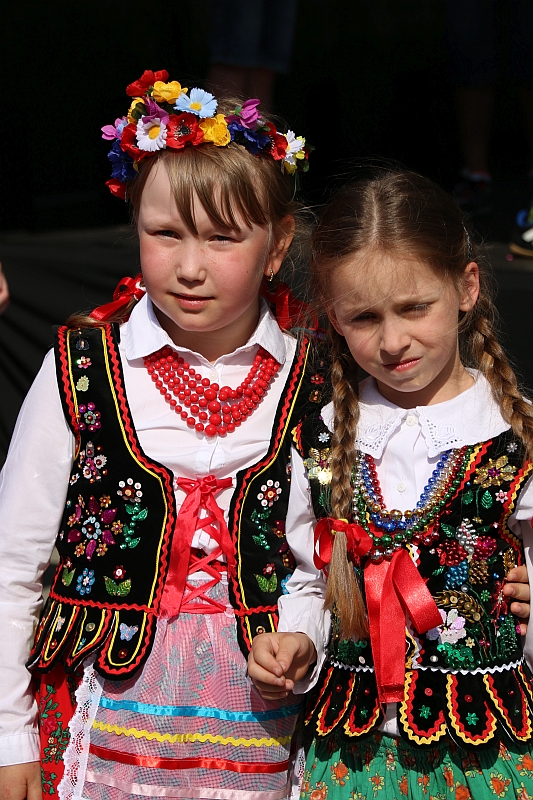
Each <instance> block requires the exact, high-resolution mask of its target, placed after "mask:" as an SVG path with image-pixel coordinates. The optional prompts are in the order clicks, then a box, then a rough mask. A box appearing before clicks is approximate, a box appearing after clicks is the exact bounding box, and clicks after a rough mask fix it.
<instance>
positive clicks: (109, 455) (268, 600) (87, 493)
mask: <svg viewBox="0 0 533 800" xmlns="http://www.w3.org/2000/svg"><path fill="white" fill-rule="evenodd" d="M55 350H56V365H57V374H58V384H59V389H60V395H61V399H62V403H63V407H64V411H65V416H66V419H67V421H68V424H69V425H70V427H71V429H72V431H73V433H74V435H75V437H76V453H75V457H74V463H73V468H72V474H71V478H70V483H69V487H68V491H67V497H66V505H65V510H64V513H63V517H62V520H61V526H60V530H59V534H58V537H57V542H56V547H57V549H58V551H59V555H60V563H59V566H58V568H57V570H56V574H55V576H54V580H53V583H52V587H51V591H50V595H49V598H48V600H47V602H46V604H45V607H44V609H43V612H42V615H41V619H40V622H39V626H38V628H37V632H36V636H35V643H34V647H33V649H32V653H31V656H30V660H29V662H28V666H29V667H32V668H36V669H38V670H40V671H48V670H50V669H51V668H52V667H53V666H54V664H56V663H57V662H59V661H61V662H62V663H63V664H64V666H65V669H66V670H67V671H69V672H70V671H73V670H74V669H76V667H77V666H78V665H79V664H80V663H81V662H82V661H83V660H84V659H85V658H86V657H87V656H88V655H89V654H91V653H95V654H96V661H95V668H96V669H97V670H98V671H99V672H100V673H101V674H102V675H104V676H105V677H107V678H110V679H115V680H122V679H124V678H126V677H128V676H130V675H131V674H133V673H134V672H135V671H137V670H138V669H139V668H140V666H142V664H143V663H144V661H145V660H146V658H147V657H148V655H149V652H150V650H151V647H152V643H153V640H154V636H155V629H156V622H157V618H158V616H159V613H160V605H161V598H162V594H163V588H164V582H165V577H166V573H167V570H168V562H169V553H170V548H171V546H172V538H173V535H174V529H175V524H176V508H175V499H174V491H173V481H174V476H173V474H172V473H171V472H170V471H169V470H168V469H166V468H165V467H164V466H162V465H161V464H158V463H157V462H155V461H153V460H152V459H150V458H148V457H147V456H146V455H145V454H144V452H143V451H142V448H141V446H140V444H139V441H138V438H137V435H136V432H135V429H134V427H133V423H132V419H131V413H130V409H129V405H128V401H127V397H126V394H125V390H124V379H123V374H122V367H121V361H120V355H119V351H118V328H116V327H115V326H110V325H105V326H102V327H98V328H90V329H85V330H82V331H80V330H77V331H72V330H68V329H67V328H65V327H62V328H60V329H59V331H58V334H57V341H56V348H55ZM312 353H313V354H314V355H313V357H310V346H309V344H308V343H307V342H305V341H304V342H302V343H300V344H299V346H298V347H297V352H296V355H295V357H294V361H293V366H292V370H291V373H290V377H289V379H288V381H287V384H286V386H285V387H284V390H283V392H282V396H281V399H280V402H279V404H278V408H277V411H276V415H275V420H274V425H273V432H272V439H271V442H270V446H269V448H268V452H267V455H266V456H265V457H264V458H263V459H262V460H261V461H260V462H259V463H258V464H255V465H254V466H252V467H250V468H248V469H246V470H243V471H242V472H241V473H240V474H239V475H237V479H236V488H235V491H234V495H233V499H232V503H231V507H230V512H229V525H228V527H229V530H230V534H231V536H232V539H233V542H234V547H235V560H236V571H235V574H232V575H230V576H229V578H230V595H231V600H232V602H233V604H234V608H235V612H236V616H237V620H238V635H239V641H240V644H241V648H242V650H243V653H244V654H245V655H247V654H248V651H249V647H250V645H251V641H252V639H253V637H254V636H255V635H256V634H257V633H260V632H262V631H263V630H269V631H272V630H275V629H276V625H277V619H278V618H277V600H278V598H279V596H280V595H281V594H282V592H283V589H284V585H285V582H286V580H287V579H288V576H289V575H290V573H291V571H292V568H293V557H292V554H291V553H290V551H289V548H288V545H287V542H286V538H285V528H284V520H285V516H286V512H287V504H288V495H289V481H290V463H289V459H290V445H291V442H290V435H289V431H290V429H291V428H292V427H294V425H295V423H296V422H297V421H298V420H299V419H301V418H303V417H304V416H305V414H306V413H307V412H308V411H309V410H310V409H311V408H313V409H316V403H322V402H323V398H322V396H321V394H322V393H321V384H322V383H323V381H324V379H323V377H322V376H321V375H320V374H318V373H317V372H316V368H317V363H315V362H316V361H317V360H319V356H318V353H317V351H315V350H314V349H313V351H312ZM311 362H313V363H311ZM321 363H322V362H320V363H319V364H318V366H320V365H321ZM251 424H253V420H252V422H251Z"/></svg>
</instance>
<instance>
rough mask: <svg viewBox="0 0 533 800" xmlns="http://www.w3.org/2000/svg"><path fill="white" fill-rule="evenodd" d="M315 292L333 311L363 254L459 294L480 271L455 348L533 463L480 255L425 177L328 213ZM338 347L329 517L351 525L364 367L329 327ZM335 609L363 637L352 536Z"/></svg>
mask: <svg viewBox="0 0 533 800" xmlns="http://www.w3.org/2000/svg"><path fill="white" fill-rule="evenodd" d="M312 245H313V257H312V264H311V278H312V285H313V288H314V291H315V294H316V297H317V299H318V302H319V304H320V306H321V307H322V309H324V308H325V309H327V308H328V306H329V304H330V302H331V285H330V284H331V275H332V274H333V272H334V271H335V270H336V269H337V268H338V267H339V266H341V265H343V264H344V263H345V262H346V260H347V259H352V258H353V257H354V256H355V255H357V253H360V252H362V251H363V250H366V251H367V252H368V251H369V250H372V249H374V250H379V251H380V252H384V253H387V254H391V255H392V254H394V255H398V254H401V255H402V256H406V255H410V256H413V257H416V258H417V259H419V260H421V261H423V262H424V263H426V264H428V265H429V266H430V267H431V269H433V270H434V271H435V273H437V274H438V275H439V276H441V277H442V278H444V279H447V280H451V281H453V283H454V285H455V286H456V287H457V288H458V289H459V288H460V287H461V281H462V279H463V276H464V270H465V267H466V265H467V264H468V263H469V262H471V261H475V262H477V264H478V266H479V270H480V293H479V298H478V300H477V302H476V304H475V306H474V307H473V309H472V310H471V311H468V312H465V313H463V312H461V318H460V320H459V323H458V324H459V345H460V351H461V359H462V361H463V363H464V365H465V366H469V367H473V368H475V369H478V370H479V371H480V372H481V373H482V374H483V375H484V376H485V377H486V379H487V380H488V382H489V384H490V386H491V389H492V394H493V396H494V399H495V400H496V402H497V403H498V405H499V407H500V409H501V413H502V416H503V418H504V419H505V420H506V422H508V423H509V425H510V426H511V428H512V430H513V432H514V433H515V435H516V436H517V437H518V438H519V439H520V440H521V441H522V442H523V443H524V446H525V449H526V453H527V455H528V457H531V456H532V455H533V406H532V405H531V404H530V403H529V402H528V401H527V400H525V399H524V396H523V393H522V391H521V389H520V388H519V386H518V381H517V378H516V375H515V373H514V371H513V369H512V367H511V365H510V364H509V361H508V359H507V357H506V355H505V352H504V350H503V348H502V346H501V344H500V342H499V340H498V337H497V332H496V324H497V319H498V315H497V311H496V308H495V306H494V304H493V301H492V296H491V295H492V293H491V288H490V284H489V276H488V275H487V270H486V267H485V263H484V259H483V256H482V253H481V252H480V248H479V246H478V245H477V244H476V242H475V241H474V238H473V236H472V234H471V233H470V232H469V230H468V227H467V223H466V221H465V219H464V217H463V215H462V213H461V211H460V210H459V208H458V207H457V205H456V203H455V202H454V200H453V199H452V198H451V197H450V196H449V195H448V194H447V193H446V192H444V191H443V190H442V189H440V187H438V186H437V185H436V184H434V183H433V182H432V181H430V180H429V179H427V178H424V177H422V176H421V175H417V174H416V173H413V172H409V171H407V170H397V169H390V170H389V169H379V170H374V171H373V173H372V174H370V175H369V176H368V177H366V178H364V179H363V180H360V181H358V182H357V183H355V184H353V185H351V186H348V187H346V188H345V189H343V190H341V191H340V192H339V193H338V194H337V195H336V196H335V197H334V198H333V199H332V200H331V202H330V203H329V204H328V206H327V208H326V209H325V211H324V213H323V215H322V217H321V219H320V221H319V223H318V226H317V228H316V230H315V233H314V235H313V242H312ZM329 329H330V330H329V333H330V336H331V342H332V364H331V380H332V398H333V405H334V433H333V436H332V442H331V457H332V458H331V462H332V463H331V469H332V481H331V509H332V513H333V515H334V516H335V517H337V518H347V519H350V518H351V515H352V497H353V490H352V485H351V473H352V466H353V463H354V459H355V438H356V432H357V424H358V421H359V391H358V374H357V373H358V366H357V364H356V362H355V360H354V358H353V356H352V355H351V353H350V351H349V349H348V346H347V344H346V341H345V340H344V338H343V337H342V336H340V335H339V334H338V333H337V332H336V331H335V330H333V328H332V326H331V325H330V326H329ZM326 606H327V607H328V608H331V607H333V606H335V608H336V610H337V613H338V615H339V618H340V623H341V631H342V635H343V636H346V637H352V636H354V637H356V638H363V637H364V636H365V635H366V634H367V630H368V629H367V624H366V620H365V618H364V610H363V608H362V598H361V593H360V590H359V587H358V586H357V584H356V581H355V576H354V572H353V568H352V566H351V565H350V564H349V563H348V562H347V560H346V537H345V535H344V534H343V533H337V534H336V536H335V545H334V548H333V555H332V561H331V569H330V573H329V578H328V587H327V593H326Z"/></svg>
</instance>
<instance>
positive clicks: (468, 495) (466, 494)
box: [462, 489, 474, 506]
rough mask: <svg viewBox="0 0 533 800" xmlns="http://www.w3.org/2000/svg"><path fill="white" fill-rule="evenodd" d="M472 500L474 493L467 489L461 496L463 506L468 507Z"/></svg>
mask: <svg viewBox="0 0 533 800" xmlns="http://www.w3.org/2000/svg"><path fill="white" fill-rule="evenodd" d="M473 499H474V492H473V491H472V489H467V490H466V492H464V493H463V496H462V501H463V505H465V506H468V505H470V503H471V502H472V500H473Z"/></svg>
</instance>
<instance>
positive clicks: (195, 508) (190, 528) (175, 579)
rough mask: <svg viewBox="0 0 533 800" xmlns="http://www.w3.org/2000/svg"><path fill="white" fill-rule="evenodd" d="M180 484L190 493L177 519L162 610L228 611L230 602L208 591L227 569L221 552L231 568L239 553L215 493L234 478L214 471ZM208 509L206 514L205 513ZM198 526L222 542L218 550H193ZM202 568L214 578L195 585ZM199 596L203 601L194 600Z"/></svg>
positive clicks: (170, 612) (171, 613)
mask: <svg viewBox="0 0 533 800" xmlns="http://www.w3.org/2000/svg"><path fill="white" fill-rule="evenodd" d="M177 484H178V486H179V487H180V488H181V489H183V491H184V492H185V493H186V495H187V496H186V498H185V500H184V501H183V504H182V506H181V508H180V511H179V514H178V519H177V522H176V532H175V534H174V541H173V542H172V552H171V556H170V565H169V569H168V575H167V580H166V583H165V590H164V593H163V599H162V604H161V605H162V613H163V615H164V616H174V615H176V614H179V613H180V611H181V610H182V609H183V610H186V611H187V612H188V613H193V614H218V613H220V612H221V611H225V610H226V606H222V605H221V604H220V603H218V602H217V601H216V600H213V599H212V598H209V597H207V596H206V594H205V593H206V592H207V591H208V589H210V588H212V587H213V586H215V585H216V584H217V583H219V581H220V573H221V571H225V569H226V566H225V565H223V564H221V563H220V562H217V558H218V557H219V556H221V555H224V556H226V560H227V568H228V570H232V569H233V566H234V564H235V555H234V552H233V543H232V541H231V537H230V535H229V531H228V526H227V525H226V521H225V519H224V512H223V511H222V509H221V508H220V507H219V506H218V505H217V503H216V500H215V498H214V495H215V494H216V493H217V492H219V491H220V490H221V489H226V488H229V487H230V486H232V485H233V481H232V479H231V478H225V479H224V480H217V479H216V478H215V476H214V475H208V476H207V477H206V478H201V479H200V480H197V481H195V480H190V479H188V478H178V479H177ZM204 512H206V514H205V516H202V514H204ZM197 530H203V531H205V533H207V534H208V535H209V536H210V537H211V538H212V539H214V540H215V541H216V542H217V544H218V547H217V548H216V550H214V551H213V552H212V553H210V554H209V555H203V554H202V555H201V556H199V555H198V551H191V545H192V540H193V537H194V534H195V532H196V531H197ZM200 571H202V572H206V573H207V574H208V575H210V576H211V581H208V582H206V583H204V584H202V586H192V585H191V584H190V583H189V582H188V578H190V577H191V575H193V574H195V573H197V572H200ZM185 592H186V594H185ZM197 599H200V600H201V601H202V602H194V601H195V600H197Z"/></svg>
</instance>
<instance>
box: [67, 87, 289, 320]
mask: <svg viewBox="0 0 533 800" xmlns="http://www.w3.org/2000/svg"><path fill="white" fill-rule="evenodd" d="M236 105H238V101H236V100H234V99H227V98H226V99H225V100H222V101H221V102H219V106H218V108H219V111H220V113H223V114H229V113H230V112H231V110H232V109H234V108H235V106H236ZM262 116H263V118H266V116H265V115H264V114H262ZM160 163H162V164H163V165H164V167H165V169H166V170H167V173H168V177H169V180H170V185H171V187H172V191H173V194H174V198H175V201H176V206H177V209H178V211H179V213H180V215H181V216H182V218H183V220H184V222H185V224H186V225H187V227H188V228H189V230H191V231H192V232H193V233H197V230H196V224H195V221H194V213H193V207H194V198H195V197H198V200H199V201H200V203H201V204H202V206H203V208H204V209H205V211H206V213H207V214H208V216H209V217H211V219H212V220H213V221H214V222H215V224H216V225H220V226H221V227H223V228H227V229H228V230H231V229H233V230H239V220H243V221H244V222H245V224H246V225H247V226H249V227H251V226H252V225H254V224H255V225H267V226H269V228H270V242H271V243H272V242H273V241H275V240H276V239H277V238H278V237H279V236H280V235H281V234H282V232H283V231H282V227H281V223H282V220H283V219H285V218H286V217H287V216H293V217H295V218H296V222H297V225H296V227H297V231H296V232H297V234H298V233H299V232H300V229H302V228H303V227H305V223H304V222H303V220H302V221H301V220H299V211H300V204H299V203H298V202H297V201H296V200H295V199H294V179H293V178H292V177H291V176H289V175H287V174H286V173H285V171H284V170H283V169H282V167H281V162H279V161H275V160H274V159H273V158H272V157H271V156H269V155H265V154H263V153H260V154H259V155H252V154H251V153H250V152H248V150H246V149H245V148H244V147H243V146H242V145H240V144H237V143H236V142H231V143H230V144H228V145H227V146H225V147H217V146H216V145H214V144H212V143H211V142H206V143H204V144H201V145H197V146H190V145H187V146H185V147H184V148H183V149H182V150H171V149H168V148H167V149H165V150H160V151H159V152H158V153H157V154H156V155H155V156H152V157H151V158H148V159H145V160H144V161H142V162H141V163H140V165H139V173H138V175H137V177H136V178H135V179H134V180H133V181H132V182H131V183H130V184H129V185H128V188H127V199H128V201H129V203H130V206H131V210H132V217H133V221H134V222H135V223H136V222H137V219H138V216H139V210H140V206H141V199H142V193H143V189H144V187H145V185H146V181H147V180H148V178H149V176H150V174H151V172H152V170H153V169H154V168H155V167H156V165H157V164H160ZM297 238H298V237H297ZM297 246H298V245H297V244H296V243H295V247H297ZM289 258H290V256H289ZM135 303H136V301H135V299H133V298H132V299H131V300H130V302H129V303H128V305H127V306H125V307H124V308H123V309H121V311H120V312H119V313H118V314H117V315H115V317H113V318H111V319H109V320H108V321H109V322H123V321H124V320H125V319H127V318H128V316H129V314H130V313H131V311H132V309H133V307H134V306H135ZM99 324H101V323H99V322H98V321H97V320H95V319H94V318H93V317H90V316H88V315H87V314H73V315H72V316H71V317H69V319H68V320H67V325H68V326H69V327H71V328H79V327H83V326H94V325H99Z"/></svg>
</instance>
